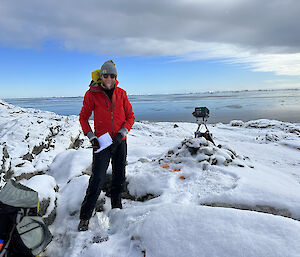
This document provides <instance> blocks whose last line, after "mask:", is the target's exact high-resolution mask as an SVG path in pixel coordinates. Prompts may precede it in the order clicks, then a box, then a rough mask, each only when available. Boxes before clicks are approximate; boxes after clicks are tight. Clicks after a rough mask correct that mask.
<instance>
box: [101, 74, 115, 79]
mask: <svg viewBox="0 0 300 257" xmlns="http://www.w3.org/2000/svg"><path fill="white" fill-rule="evenodd" d="M108 76H110V78H111V79H115V78H116V77H117V76H116V75H115V74H103V78H105V79H107V78H108Z"/></svg>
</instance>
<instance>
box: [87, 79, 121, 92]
mask: <svg viewBox="0 0 300 257" xmlns="http://www.w3.org/2000/svg"><path fill="white" fill-rule="evenodd" d="M118 84H119V81H118V80H116V84H115V88H117V86H118ZM89 87H90V90H91V91H93V92H103V89H102V85H101V84H100V83H96V82H94V81H93V80H92V81H91V83H90V85H89Z"/></svg>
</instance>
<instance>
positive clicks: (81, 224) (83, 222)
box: [78, 220, 90, 231]
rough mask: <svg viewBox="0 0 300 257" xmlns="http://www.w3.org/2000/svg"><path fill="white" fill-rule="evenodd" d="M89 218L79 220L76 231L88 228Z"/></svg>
mask: <svg viewBox="0 0 300 257" xmlns="http://www.w3.org/2000/svg"><path fill="white" fill-rule="evenodd" d="M89 222H90V221H89V220H80V222H79V225H78V231H87V230H88V229H89Z"/></svg>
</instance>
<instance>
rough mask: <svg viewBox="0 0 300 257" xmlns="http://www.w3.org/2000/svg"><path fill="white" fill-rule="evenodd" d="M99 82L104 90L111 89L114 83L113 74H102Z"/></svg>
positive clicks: (114, 77)
mask: <svg viewBox="0 0 300 257" xmlns="http://www.w3.org/2000/svg"><path fill="white" fill-rule="evenodd" d="M101 80H102V83H103V85H104V87H105V88H107V89H113V87H114V86H115V83H116V76H115V75H114V74H103V75H101Z"/></svg>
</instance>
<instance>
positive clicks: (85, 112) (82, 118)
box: [79, 91, 95, 139]
mask: <svg viewBox="0 0 300 257" xmlns="http://www.w3.org/2000/svg"><path fill="white" fill-rule="evenodd" d="M93 110H94V101H93V99H92V95H91V93H90V91H87V92H86V93H85V96H84V99H83V106H82V108H81V111H80V114H79V122H80V125H81V128H82V131H83V133H84V135H86V136H88V137H89V139H91V138H92V137H93V136H95V135H94V133H93V132H92V129H91V126H90V124H89V118H90V117H91V115H92V112H93Z"/></svg>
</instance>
